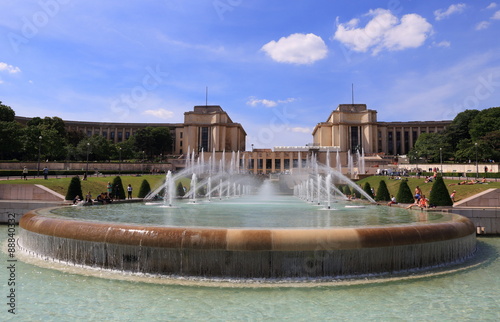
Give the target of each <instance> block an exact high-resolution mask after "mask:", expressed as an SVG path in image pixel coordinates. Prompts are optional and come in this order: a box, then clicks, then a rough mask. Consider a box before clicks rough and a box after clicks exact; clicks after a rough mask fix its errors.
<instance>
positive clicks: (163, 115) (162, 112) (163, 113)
mask: <svg viewBox="0 0 500 322" xmlns="http://www.w3.org/2000/svg"><path fill="white" fill-rule="evenodd" d="M142 114H145V115H152V116H154V117H157V118H160V119H165V120H166V119H171V118H172V117H173V116H174V112H172V111H167V110H166V109H163V108H159V109H156V110H145V111H144V112H142Z"/></svg>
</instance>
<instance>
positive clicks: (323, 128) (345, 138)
mask: <svg viewBox="0 0 500 322" xmlns="http://www.w3.org/2000/svg"><path fill="white" fill-rule="evenodd" d="M450 124H451V121H413V122H378V121H377V111H375V110H369V109H367V108H366V104H340V105H339V106H338V107H337V109H335V110H334V111H332V112H331V113H330V116H329V117H328V119H327V120H326V122H321V123H318V124H317V125H316V126H315V128H314V130H313V132H312V135H313V142H314V145H315V146H320V147H335V148H336V149H339V151H341V152H347V151H349V150H350V151H352V152H353V151H357V150H358V149H359V150H360V149H361V148H363V149H364V151H365V153H367V154H371V153H385V154H388V155H403V154H406V153H408V152H409V151H410V149H411V148H412V147H413V145H414V144H415V142H416V141H417V139H418V137H419V136H420V134H422V133H438V132H442V131H444V130H445V129H446V127H448V126H449V125H450Z"/></svg>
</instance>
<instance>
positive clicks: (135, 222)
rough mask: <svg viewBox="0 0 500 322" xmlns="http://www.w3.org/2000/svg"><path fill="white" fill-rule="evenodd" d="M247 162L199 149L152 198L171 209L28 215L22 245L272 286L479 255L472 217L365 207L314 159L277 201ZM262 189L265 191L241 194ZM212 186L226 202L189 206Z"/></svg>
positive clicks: (88, 259)
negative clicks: (182, 190) (181, 193)
mask: <svg viewBox="0 0 500 322" xmlns="http://www.w3.org/2000/svg"><path fill="white" fill-rule="evenodd" d="M188 151H189V150H188ZM193 152H194V151H193ZM188 155H189V153H188ZM223 156H224V157H225V152H224V153H223ZM239 157H240V156H239V154H238V155H235V153H233V154H232V155H231V161H230V162H229V163H228V164H229V166H226V165H225V163H226V162H225V160H221V163H220V166H219V167H218V168H217V167H215V164H216V163H215V157H213V158H212V160H211V162H208V164H205V162H204V159H203V157H202V158H198V161H195V155H194V153H193V154H192V155H191V156H190V161H189V162H190V167H189V168H186V169H184V170H182V171H181V172H179V173H178V174H176V175H173V174H172V173H168V174H167V179H166V182H165V184H164V185H163V186H161V187H158V188H157V189H155V190H154V191H153V194H154V193H155V192H156V193H159V191H161V190H162V189H167V191H168V192H167V195H168V198H169V201H168V203H169V206H170V207H164V208H160V207H154V206H149V207H148V206H147V205H144V204H123V205H113V206H112V207H106V208H100V207H82V208H81V209H77V210H75V208H69V207H63V208H57V209H39V210H34V211H31V212H29V213H27V214H26V215H25V216H23V218H22V219H21V222H20V226H21V227H22V230H21V236H20V241H19V245H20V246H21V247H22V248H23V249H24V250H26V251H27V252H28V253H33V254H37V255H38V256H43V257H44V258H49V259H54V260H58V261H62V262H67V263H72V264H78V265H83V266H88V267H94V268H100V269H112V270H121V271H126V272H133V273H139V274H155V275H164V276H174V277H175V276H179V277H202V278H207V277H208V278H243V279H255V278H257V279H273V280H274V279H278V280H282V279H298V280H302V279H304V278H312V279H318V278H319V279H339V278H340V279H342V278H353V277H365V276H369V275H386V274H398V273H401V272H409V271H413V270H425V269H429V268H431V267H436V266H442V265H448V264H452V263H456V262H461V261H463V260H465V259H466V258H468V257H470V256H472V255H473V254H474V252H475V248H476V237H475V228H474V225H473V224H472V223H471V222H470V221H469V220H468V219H467V218H465V217H462V216H458V215H454V214H448V213H434V212H415V211H407V210H404V209H400V208H395V207H391V208H389V207H380V206H376V205H373V204H370V202H371V203H373V202H374V201H373V199H371V198H370V197H369V196H368V195H367V194H366V193H365V195H364V196H365V198H366V199H367V201H365V202H363V203H361V204H354V203H353V202H352V201H347V200H346V199H347V198H346V196H344V195H343V194H342V192H341V191H340V189H338V187H337V186H336V185H335V183H339V182H342V183H343V184H348V185H350V186H351V187H352V188H354V189H357V190H358V191H359V190H361V191H360V193H361V192H363V191H362V189H360V188H359V186H357V185H356V184H355V183H353V182H352V181H350V180H349V179H348V178H346V177H345V176H343V175H342V174H341V173H339V172H338V171H337V170H336V169H332V168H331V167H330V165H329V164H327V165H321V164H318V162H317V161H316V158H315V157H311V159H309V158H308V162H307V164H305V165H304V166H303V165H302V162H301V160H299V165H298V166H299V167H300V170H301V171H299V174H298V175H297V176H296V177H294V180H293V181H294V182H296V183H297V184H296V185H295V186H294V187H293V191H294V192H295V197H294V196H291V195H282V194H278V193H277V191H276V189H275V188H274V185H273V184H272V183H271V182H269V181H264V182H262V181H259V180H256V179H255V178H254V177H248V176H243V175H240V174H239V172H240V171H239V170H238V169H239V167H240V164H241V162H240V160H236V158H239ZM351 162H352V161H351ZM190 173H191V176H192V177H191V178H192V184H191V189H190V191H189V192H188V193H187V194H186V196H185V197H186V199H176V205H175V207H172V202H173V199H172V198H173V195H174V188H173V187H174V182H175V180H176V179H177V178H179V177H181V176H184V177H186V176H188V175H189V174H190ZM216 182H219V184H218V185H217V184H214V187H212V183H216ZM323 182H324V183H323ZM257 183H260V184H259V185H258V184H257ZM250 186H252V187H253V188H250ZM257 186H259V190H257V193H255V194H252V195H248V194H245V193H241V192H242V191H243V192H246V193H248V192H249V191H251V190H252V189H253V190H255V189H256V187H257ZM203 187H205V188H206V197H208V198H212V193H217V192H218V196H219V200H218V201H212V202H210V203H208V202H203V201H202V199H203V198H200V202H198V203H197V205H196V206H192V205H190V202H188V200H189V199H191V203H193V202H196V201H197V200H196V198H197V195H196V193H197V191H201V188H203ZM225 189H226V190H225ZM231 190H232V193H231ZM224 194H225V195H226V196H227V197H228V198H227V199H224V200H222V196H223V195H224ZM200 197H201V196H200ZM297 197H298V198H297ZM148 198H152V197H151V196H149V197H148ZM299 198H305V199H306V200H307V201H309V202H303V201H301V200H300V199H299ZM312 203H314V204H312ZM315 203H318V204H323V203H324V204H325V208H326V209H324V210H323V211H320V209H318V207H317V205H316V204H315ZM332 204H333V205H332ZM353 206H354V207H353ZM356 207H359V208H361V207H363V208H364V209H359V208H356ZM194 208H196V209H194Z"/></svg>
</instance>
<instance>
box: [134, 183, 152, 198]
mask: <svg viewBox="0 0 500 322" xmlns="http://www.w3.org/2000/svg"><path fill="white" fill-rule="evenodd" d="M150 192H151V186H150V185H149V182H148V180H146V179H144V180H142V183H141V187H140V188H139V194H138V195H137V197H138V198H144V197H146V196H147V195H148V193H150Z"/></svg>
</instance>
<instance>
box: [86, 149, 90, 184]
mask: <svg viewBox="0 0 500 322" xmlns="http://www.w3.org/2000/svg"><path fill="white" fill-rule="evenodd" d="M89 151H90V142H87V168H86V169H85V179H87V176H88V172H89Z"/></svg>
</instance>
